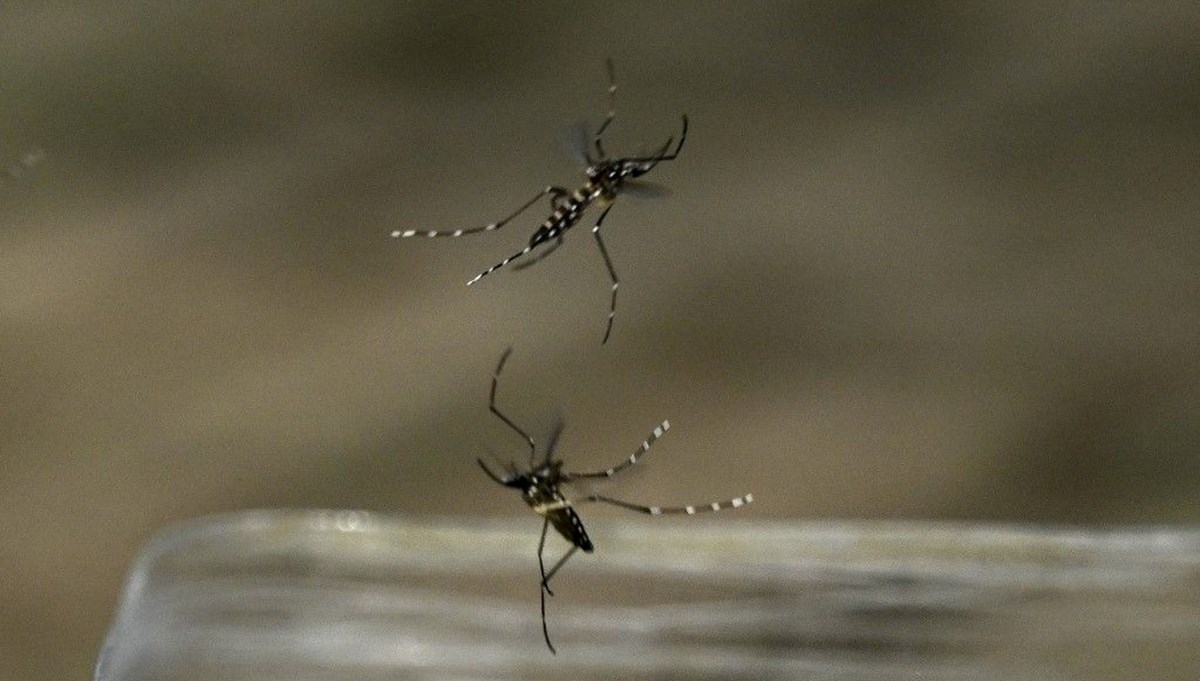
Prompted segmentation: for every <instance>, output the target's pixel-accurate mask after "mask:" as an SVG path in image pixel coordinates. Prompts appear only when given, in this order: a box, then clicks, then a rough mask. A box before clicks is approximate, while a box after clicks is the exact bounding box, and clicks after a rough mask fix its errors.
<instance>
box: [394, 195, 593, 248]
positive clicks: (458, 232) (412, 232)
mask: <svg viewBox="0 0 1200 681" xmlns="http://www.w3.org/2000/svg"><path fill="white" fill-rule="evenodd" d="M569 193H570V192H568V191H567V190H566V189H563V188H562V187H554V186H550V187H546V188H545V189H543V190H542V191H540V192H538V193H537V196H535V197H533V198H532V199H529V200H528V201H526V202H525V203H524V204H522V205H521V207H520V208H518V209H516V210H515V211H513V213H512V215H509V216H508V217H506V218H504V219H503V220H501V221H499V222H489V223H488V224H486V225H484V226H483V227H472V228H471V229H454V230H446V231H438V230H417V229H407V230H399V229H397V230H395V231H394V232H392V237H394V238H397V239H407V238H409V237H414V236H424V237H430V238H433V237H446V236H448V237H458V236H466V235H467V234H478V233H479V232H492V231H495V230H497V229H500V228H501V227H503V226H504V225H507V224H508V223H509V222H511V221H512V219H513V218H515V217H517V216H518V215H520V214H521V213H524V212H525V211H527V210H529V207H530V206H532V205H533V204H535V203H537V202H538V200H539V199H541V198H542V197H543V196H546V195H550V205H551V206H553V205H554V201H555V199H557V198H559V197H562V196H566V195H567V194H569Z"/></svg>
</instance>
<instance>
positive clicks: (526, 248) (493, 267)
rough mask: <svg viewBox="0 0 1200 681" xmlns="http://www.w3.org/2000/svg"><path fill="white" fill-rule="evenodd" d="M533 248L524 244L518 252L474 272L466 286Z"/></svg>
mask: <svg viewBox="0 0 1200 681" xmlns="http://www.w3.org/2000/svg"><path fill="white" fill-rule="evenodd" d="M542 243H546V242H545V241H543V242H542ZM533 249H534V247H533V246H526V247H525V248H522V249H521V250H520V252H517V253H513V254H512V255H510V256H508V257H507V258H505V259H503V260H501V261H500V262H498V263H496V264H495V265H492V266H491V267H489V268H487V269H486V270H484V271H482V272H480V273H479V274H476V275H475V276H474V277H473V278H472V279H471V281H468V282H467V286H471V285H473V284H474V283H475V282H477V281H479V280H480V279H483V278H484V277H486V276H487V275H489V274H491V273H492V272H495V271H496V270H498V269H500V268H501V267H504V266H505V265H507V264H508V263H510V262H512V261H514V260H516V259H517V258H520V257H523V256H526V255H529V252H530V251H532V250H533Z"/></svg>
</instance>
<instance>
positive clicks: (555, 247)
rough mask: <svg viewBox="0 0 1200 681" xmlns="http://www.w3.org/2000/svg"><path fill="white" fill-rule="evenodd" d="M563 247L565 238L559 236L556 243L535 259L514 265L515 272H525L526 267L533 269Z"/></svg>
mask: <svg viewBox="0 0 1200 681" xmlns="http://www.w3.org/2000/svg"><path fill="white" fill-rule="evenodd" d="M562 245H563V238H562V236H559V237H558V238H557V239H555V240H554V243H552V244H550V245H549V246H548V247H547V248H546V250H544V251H542V252H541V253H538V254H537V256H535V257H534V258H532V259H530V260H526V261H525V262H521V263H517V264H516V265H513V269H514V270H523V269H525V268H526V267H532V266H533V265H536V264H538V263H539V262H541V261H542V260H544V259H545V258H546V256H548V255H550V254H551V253H553V252H554V251H556V250H558V247H559V246H562Z"/></svg>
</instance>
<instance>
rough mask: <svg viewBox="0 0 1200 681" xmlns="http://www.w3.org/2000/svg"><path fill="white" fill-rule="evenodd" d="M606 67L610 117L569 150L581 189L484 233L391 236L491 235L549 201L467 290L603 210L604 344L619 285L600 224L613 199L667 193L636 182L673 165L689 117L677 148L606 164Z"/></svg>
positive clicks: (558, 192)
mask: <svg viewBox="0 0 1200 681" xmlns="http://www.w3.org/2000/svg"><path fill="white" fill-rule="evenodd" d="M605 65H606V66H607V68H608V115H607V116H606V117H605V119H604V122H603V123H601V124H600V127H599V128H597V129H596V132H595V133H594V134H593V135H592V139H591V144H590V148H589V144H588V140H587V131H586V129H583V128H581V129H580V130H579V134H578V136H577V138H576V139H575V141H574V144H573V146H574V147H575V151H576V152H577V153H578V155H579V156H580V159H581V160H582V161H583V162H584V163H585V164H586V166H585V168H584V171H583V172H584V175H586V176H587V181H586V182H584V184H583V186H581V187H579V188H578V189H575V190H574V191H569V190H567V189H565V188H563V187H559V186H555V185H550V186H547V187H546V188H545V189H543V190H542V191H540V192H538V193H537V194H536V195H535V196H534V197H533V198H531V199H529V200H528V201H526V202H525V203H524V204H522V205H521V207H520V208H518V209H517V210H516V211H514V212H513V213H512V214H511V215H509V216H508V217H506V218H504V219H503V220H500V221H499V222H492V223H488V224H486V225H484V226H483V227H474V228H471V229H456V230H451V231H421V230H415V229H409V230H404V231H401V230H396V231H394V232H392V236H393V237H396V238H407V237H414V236H423V237H431V238H432V237H460V236H465V235H467V234H478V233H480V232H492V231H495V230H498V229H500V228H501V227H504V226H505V225H507V224H508V223H509V222H511V221H512V220H513V219H514V218H516V217H517V216H518V215H520V214H521V213H524V212H525V211H526V210H527V209H529V207H530V206H532V205H533V204H535V203H537V202H538V201H539V200H540V199H541V198H542V197H545V196H548V197H549V198H550V217H548V218H546V220H545V221H543V222H542V224H541V226H540V227H538V229H537V231H536V232H534V233H533V236H531V237H530V238H529V243H528V244H526V246H525V248H523V249H521V250H520V251H518V252H517V253H514V254H513V255H510V256H509V257H507V258H505V259H504V260H501V261H500V262H498V263H496V264H495V265H492V266H491V267H489V268H487V269H486V270H484V271H482V272H480V273H479V274H477V275H475V277H474V278H473V279H471V280H470V281H468V282H467V286H471V285H473V284H475V283H476V282H478V281H479V280H480V279H483V278H484V277H486V276H487V275H489V274H491V273H492V272H495V271H496V270H498V269H500V268H502V267H505V266H506V265H508V264H509V263H512V262H513V261H515V260H518V259H520V258H523V257H525V256H527V255H529V254H530V253H532V252H533V251H534V249H537V248H538V247H540V246H542V245H543V244H549V245H548V246H546V248H545V249H544V250H542V251H541V252H540V253H539V254H538V255H536V256H534V258H533V259H532V260H530V261H527V262H525V263H522V264H519V265H515V266H514V269H520V268H521V267H522V266H528V265H532V264H534V263H536V262H538V261H540V260H541V259H542V258H545V257H546V256H548V255H550V253H552V252H554V250H555V249H557V248H558V247H559V246H561V245H562V243H563V234H565V233H566V231H567V230H569V229H571V228H572V227H574V226H575V225H576V224H578V223H579V221H580V220H581V219H583V214H584V213H585V212H587V209H588V208H590V207H592V206H593V205H594V206H597V207H599V208H602V209H603V210H601V212H600V217H598V218H597V219H596V224H595V225H593V226H592V236H594V237H595V238H596V245H597V246H599V247H600V255H601V256H603V258H604V266H605V267H606V268H607V269H608V276H609V279H611V280H612V300H611V302H610V303H609V308H608V324H607V326H606V328H605V330H604V340H603V341H602V342H603V343H607V342H608V337H609V336H610V335H612V327H613V318H614V317H616V315H617V287H618V286H619V285H620V281H619V280H618V279H617V271H616V269H615V268H614V267H613V264H612V258H610V257H609V255H608V249H607V248H606V247H605V246H604V240H603V239H602V238H600V227H601V225H603V224H604V218H605V217H607V216H608V211H610V210H612V206H613V201H614V200H615V199H616V198H617V195H618V194H622V193H629V194H642V195H645V196H650V195H661V194H663V193H665V189H664V188H661V187H659V186H658V185H654V184H650V183H645V182H640V181H638V180H636V179H635V178H638V177H641V176H642V175H645V174H646V173H648V172H650V171H651V170H653V169H654V167H655V166H656V165H658V164H659V163H661V162H663V161H674V160H675V158H676V157H677V156H679V152H680V150H682V149H683V142H684V140H686V139H687V132H688V117H687V114H682V116H681V119H682V121H683V129H682V131H680V133H679V142H678V144H675V138H674V137H673V136H672V137H669V138H667V141H666V143H665V144H663V145H662V146H661V147H659V149H658V151H657V152H656V153H654V154H651V155H649V156H626V157H622V158H609V156H608V153H607V152H606V151H605V150H604V142H603V137H604V132H605V131H606V130H608V126H609V125H611V124H612V122H613V119H614V118H616V115H617V109H616V93H617V80H616V75H615V73H614V71H613V63H612V60H611V59H609V60H606V61H605ZM672 144H675V148H674V150H672V151H671V152H670V153H667V150H668V149H671V145H672ZM593 151H594V152H595V156H593V155H592V152H593Z"/></svg>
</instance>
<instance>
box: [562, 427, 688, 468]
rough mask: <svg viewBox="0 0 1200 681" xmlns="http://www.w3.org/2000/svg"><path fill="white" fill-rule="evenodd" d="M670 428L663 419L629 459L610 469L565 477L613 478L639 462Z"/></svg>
mask: <svg viewBox="0 0 1200 681" xmlns="http://www.w3.org/2000/svg"><path fill="white" fill-rule="evenodd" d="M670 428H671V424H670V422H668V421H663V422H662V423H660V424H658V426H656V427H655V428H654V430H653V431H652V432H651V433H650V434H649V435H647V436H646V439H645V440H642V444H641V446H640V447H638V448H637V451H635V452H634V453H633V454H631V455H630V456H629V458H628V459H625V460H624V461H622V462H621V463H619V464H617V465H616V466H613V467H612V468H609V469H608V470H603V471H599V472H596V473H566V474H564V475H563V479H564V480H567V481H570V480H571V479H573V478H611V477H614V476H616V474H617V473H620V472H621V471H623V470H625V469H626V468H629V467H630V466H632V465H633V464H635V463H637V462H638V459H640V458H642V456H643V455H644V454H645V453H646V452H648V451H650V446H651V445H653V444H654V442H655V440H657V439H658V438H660V437H662V436H663V434H664V433H666V432H667V430H669V429H670Z"/></svg>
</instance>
